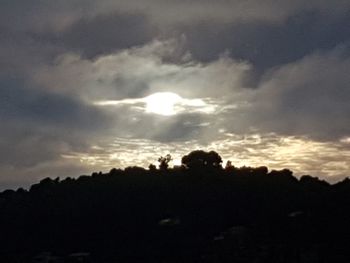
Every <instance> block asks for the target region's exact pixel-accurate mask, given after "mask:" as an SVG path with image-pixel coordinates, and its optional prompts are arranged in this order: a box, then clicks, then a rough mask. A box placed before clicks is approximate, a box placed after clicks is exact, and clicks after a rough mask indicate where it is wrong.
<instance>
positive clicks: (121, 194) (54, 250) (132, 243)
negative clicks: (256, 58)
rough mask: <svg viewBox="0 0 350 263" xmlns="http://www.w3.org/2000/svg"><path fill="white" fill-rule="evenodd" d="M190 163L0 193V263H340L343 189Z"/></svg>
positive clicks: (344, 246)
mask: <svg viewBox="0 0 350 263" xmlns="http://www.w3.org/2000/svg"><path fill="white" fill-rule="evenodd" d="M192 157H193V156H192ZM190 159H191V162H186V160H187V159H186V158H183V163H184V164H183V166H181V167H175V168H168V165H167V164H168V162H167V161H166V159H161V160H160V161H163V166H162V165H161V166H160V169H156V168H155V167H154V166H150V169H144V168H140V167H128V168H126V169H124V170H119V169H112V170H111V171H110V172H109V173H93V174H92V175H91V176H81V177H79V178H77V179H72V178H66V179H64V180H60V179H59V178H57V179H50V178H46V179H44V180H42V181H41V182H40V183H38V184H35V185H32V187H31V188H30V189H29V191H26V190H23V189H18V190H17V191H13V190H6V191H4V192H2V193H0V211H1V217H0V233H1V235H0V261H1V262H90V261H91V262H349V260H350V251H349V249H348V248H349V245H350V228H349V222H350V209H349V208H350V180H348V179H345V180H344V181H342V182H340V183H338V184H335V185H330V184H328V183H327V182H325V181H322V180H319V179H317V178H315V177H311V176H303V177H301V178H300V179H297V178H295V177H294V176H293V175H292V172H291V171H289V170H282V171H270V172H268V170H267V168H266V167H258V168H250V167H243V168H236V167H234V166H227V167H226V168H222V167H221V162H220V161H219V162H210V161H205V162H204V161H203V159H200V158H199V159H198V158H197V159H196V158H190ZM192 161H194V162H192ZM43 252H50V253H47V254H48V255H49V254H50V255H55V258H53V257H52V259H51V261H39V259H38V257H37V258H36V260H37V261H33V259H34V258H35V256H37V255H40V254H42V253H43ZM72 253H80V254H78V256H77V257H75V256H74V254H73V255H72ZM81 253H86V254H81ZM69 255H71V256H69ZM79 255H81V257H80V259H81V261H79Z"/></svg>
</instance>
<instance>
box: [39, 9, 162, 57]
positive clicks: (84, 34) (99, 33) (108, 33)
mask: <svg viewBox="0 0 350 263" xmlns="http://www.w3.org/2000/svg"><path fill="white" fill-rule="evenodd" d="M156 35H157V30H156V28H155V27H152V26H151V25H150V23H149V21H148V20H147V18H146V17H145V16H144V15H143V14H120V13H113V14H106V15H98V16H96V17H83V18H81V19H79V20H77V21H76V22H75V23H73V24H72V25H71V26H70V27H69V28H67V29H66V30H64V31H59V32H50V31H49V32H40V33H37V34H33V37H34V38H35V39H36V40H37V41H45V42H48V43H51V44H53V45H58V46H61V47H62V48H64V49H65V50H67V52H77V53H80V54H81V55H83V57H87V58H94V57H96V56H99V55H104V54H109V53H112V52H115V51H117V50H120V49H125V48H129V47H131V46H137V45H142V44H145V43H147V42H149V41H151V40H152V39H153V38H154V37H155V36H156Z"/></svg>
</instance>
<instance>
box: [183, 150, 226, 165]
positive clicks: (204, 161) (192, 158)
mask: <svg viewBox="0 0 350 263" xmlns="http://www.w3.org/2000/svg"><path fill="white" fill-rule="evenodd" d="M181 163H182V164H183V165H184V166H185V167H187V168H189V169H203V168H222V166H221V163H222V159H221V156H220V155H219V154H218V153H217V152H215V151H210V152H205V151H202V150H196V151H192V152H190V153H189V154H188V155H185V156H183V157H182V159H181Z"/></svg>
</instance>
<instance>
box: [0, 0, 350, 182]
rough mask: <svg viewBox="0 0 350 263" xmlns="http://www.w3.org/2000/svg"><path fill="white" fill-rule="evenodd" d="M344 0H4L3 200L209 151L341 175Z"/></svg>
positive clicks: (346, 141)
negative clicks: (54, 180) (9, 193)
mask: <svg viewBox="0 0 350 263" xmlns="http://www.w3.org/2000/svg"><path fill="white" fill-rule="evenodd" d="M349 83H350V1H348V0H333V1H329V0H309V1H301V0H294V1H290V0H279V1H277V0H265V1H261V0H245V1H242V0H178V1H170V0H127V1H126V0H113V1H112V0H100V1H92V0H84V1H83V0H61V1H53V0H47V1H40V0H11V1H10V0H3V1H1V9H0V123H1V125H0V189H5V188H9V187H10V188H16V187H19V186H24V187H26V186H29V185H30V184H32V183H35V182H37V181H38V180H40V179H42V178H45V177H58V176H59V177H61V178H65V177H67V176H71V177H74V176H79V175H81V174H91V173H92V172H94V171H103V172H107V171H109V170H110V169H111V168H113V167H117V168H124V167H127V166H133V165H138V166H143V167H148V165H149V164H150V163H155V164H156V163H157V159H158V158H159V157H160V156H164V155H166V154H168V153H170V154H171V155H172V156H173V159H174V164H179V163H180V159H181V156H183V155H185V154H187V153H189V152H190V151H193V150H197V149H203V150H215V151H217V152H218V153H219V154H220V155H221V156H222V157H223V159H224V161H227V160H231V161H232V163H233V165H235V166H238V167H240V166H244V165H245V166H262V165H265V166H268V167H269V168H270V169H282V168H288V169H291V170H293V171H294V174H295V175H296V176H301V175H304V174H310V175H312V176H317V177H319V178H322V179H325V180H327V181H329V182H337V181H339V180H342V179H344V178H345V177H347V176H349V175H350V117H349V116H350V103H349V102H350V87H349Z"/></svg>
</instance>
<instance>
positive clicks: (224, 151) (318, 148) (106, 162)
mask: <svg viewBox="0 0 350 263" xmlns="http://www.w3.org/2000/svg"><path fill="white" fill-rule="evenodd" d="M195 149H204V150H215V151H217V152H218V153H219V154H220V155H221V156H222V157H223V159H224V162H226V161H228V160H230V161H231V162H232V164H233V165H235V166H237V167H242V166H252V167H257V166H262V165H265V166H268V167H269V168H270V169H284V168H288V169H291V170H293V171H294V173H295V175H296V176H301V175H304V174H310V175H313V176H318V177H321V178H327V180H329V181H331V182H335V181H337V180H340V179H341V178H344V177H346V176H349V174H348V172H349V171H350V150H349V149H347V148H346V147H344V145H343V144H341V143H339V144H333V143H327V142H316V141H312V140H310V139H308V138H306V137H294V136H290V137H280V136H277V135H276V134H262V135H261V134H249V135H237V134H231V133H226V134H223V135H222V136H221V138H219V139H218V140H215V141H213V142H210V143H207V144H202V143H200V142H199V141H197V140H191V141H184V142H182V143H181V142H180V143H179V142H176V143H161V142H157V141H152V140H145V139H132V138H117V139H115V141H114V142H113V143H111V144H109V145H107V146H103V147H98V148H96V147H95V148H91V151H90V152H87V153H79V152H74V153H70V154H67V155H63V158H68V159H75V160H78V161H79V162H81V163H83V164H85V165H87V166H90V167H92V168H95V169H100V170H108V169H111V168H112V167H127V166H130V165H131V166H133V165H138V166H142V167H148V165H149V164H151V163H156V161H157V159H158V157H160V156H161V155H166V154H168V153H170V154H171V155H172V156H173V159H174V160H175V163H174V164H176V165H178V164H180V160H181V157H182V156H183V155H185V154H187V153H188V152H190V151H192V150H195Z"/></svg>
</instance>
